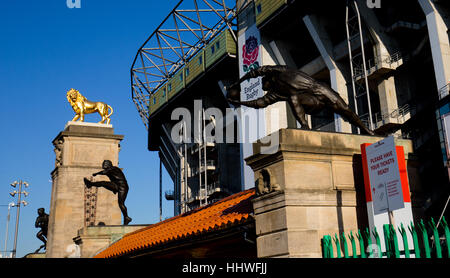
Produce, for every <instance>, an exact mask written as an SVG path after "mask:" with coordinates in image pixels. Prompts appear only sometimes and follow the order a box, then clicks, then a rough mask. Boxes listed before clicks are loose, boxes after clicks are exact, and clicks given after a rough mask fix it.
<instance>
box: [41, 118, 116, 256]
mask: <svg viewBox="0 0 450 278" xmlns="http://www.w3.org/2000/svg"><path fill="white" fill-rule="evenodd" d="M122 139H123V135H115V134H114V130H113V128H112V125H105V124H94V123H80V122H69V123H68V124H67V125H66V127H65V129H64V131H62V132H60V133H59V134H58V136H56V138H55V139H54V140H53V145H54V146H55V153H56V162H55V169H54V170H53V171H52V173H51V176H52V182H53V183H52V193H51V194H52V195H51V202H50V213H49V225H48V242H47V252H46V253H47V255H46V257H47V258H62V257H67V256H68V255H69V254H67V251H66V250H70V248H71V247H72V246H71V245H73V244H74V243H73V238H74V237H75V236H77V231H78V230H79V229H81V228H83V227H86V226H91V225H97V224H98V223H99V222H103V223H104V224H106V225H120V224H121V218H122V214H121V212H120V209H119V206H118V204H117V196H116V195H114V194H113V193H112V192H110V191H108V190H106V189H104V188H94V187H92V188H90V189H87V188H86V187H85V185H84V182H83V178H84V177H90V176H91V175H92V174H93V173H95V172H98V171H100V170H101V169H102V168H101V165H102V162H103V160H105V159H108V160H111V162H112V163H113V165H114V166H117V165H118V161H119V149H120V146H119V143H120V141H121V140H122ZM99 180H108V178H107V177H105V176H97V177H96V178H95V180H94V181H99Z"/></svg>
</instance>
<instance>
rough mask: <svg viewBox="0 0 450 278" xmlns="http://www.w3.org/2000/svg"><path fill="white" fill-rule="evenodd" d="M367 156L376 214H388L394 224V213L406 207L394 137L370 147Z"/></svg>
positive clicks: (367, 149)
mask: <svg viewBox="0 0 450 278" xmlns="http://www.w3.org/2000/svg"><path fill="white" fill-rule="evenodd" d="M366 156H367V166H368V167H367V168H368V170H369V178H370V190H371V192H372V199H373V208H374V213H375V215H377V214H381V213H385V212H388V213H389V220H390V223H391V224H394V217H393V213H392V211H394V210H397V209H401V208H404V207H405V204H404V201H403V192H402V185H401V181H400V171H399V167H398V162H397V152H396V149H395V144H394V137H392V136H389V137H387V138H386V139H383V140H381V141H379V142H377V143H374V144H372V145H370V146H368V147H367V148H366Z"/></svg>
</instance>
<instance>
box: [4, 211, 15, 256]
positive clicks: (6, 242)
mask: <svg viewBox="0 0 450 278" xmlns="http://www.w3.org/2000/svg"><path fill="white" fill-rule="evenodd" d="M13 205H14V203H9V204H8V217H7V218H6V234H5V251H4V254H3V255H4V256H5V258H6V252H7V251H8V249H7V248H8V247H7V246H8V229H9V228H8V226H9V219H10V211H11V206H13Z"/></svg>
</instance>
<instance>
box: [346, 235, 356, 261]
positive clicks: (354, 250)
mask: <svg viewBox="0 0 450 278" xmlns="http://www.w3.org/2000/svg"><path fill="white" fill-rule="evenodd" d="M348 238H349V239H350V243H351V244H352V254H353V255H352V257H353V258H358V254H356V242H355V237H354V236H353V232H352V231H350V235H349V236H348Z"/></svg>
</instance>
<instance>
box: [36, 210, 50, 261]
mask: <svg viewBox="0 0 450 278" xmlns="http://www.w3.org/2000/svg"><path fill="white" fill-rule="evenodd" d="M37 212H38V217H37V218H36V222H35V224H34V226H35V227H36V228H41V230H40V231H39V232H38V233H37V234H36V237H37V238H38V239H40V240H41V241H42V242H43V243H44V244H43V245H41V246H40V247H39V249H37V250H36V251H34V253H38V252H39V251H40V250H41V249H42V248H44V249H46V248H47V231H48V214H47V213H45V209H44V208H39V209H38V210H37Z"/></svg>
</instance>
